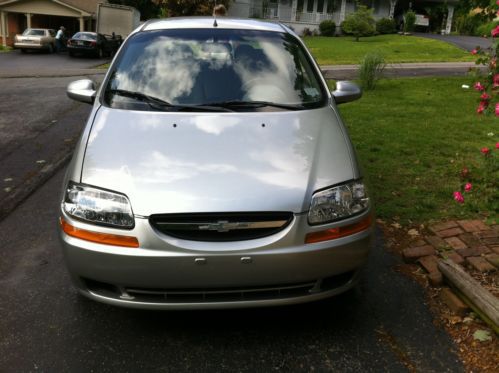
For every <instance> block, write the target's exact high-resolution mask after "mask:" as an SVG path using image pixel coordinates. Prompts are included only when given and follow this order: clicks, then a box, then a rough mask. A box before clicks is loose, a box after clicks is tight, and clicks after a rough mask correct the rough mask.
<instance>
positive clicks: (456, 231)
mask: <svg viewBox="0 0 499 373" xmlns="http://www.w3.org/2000/svg"><path fill="white" fill-rule="evenodd" d="M436 233H437V236H439V237H442V238H446V237H452V236H457V235H459V234H461V233H463V230H462V229H461V228H450V229H446V230H443V231H438V232H436Z"/></svg>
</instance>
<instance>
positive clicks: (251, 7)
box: [228, 0, 390, 34]
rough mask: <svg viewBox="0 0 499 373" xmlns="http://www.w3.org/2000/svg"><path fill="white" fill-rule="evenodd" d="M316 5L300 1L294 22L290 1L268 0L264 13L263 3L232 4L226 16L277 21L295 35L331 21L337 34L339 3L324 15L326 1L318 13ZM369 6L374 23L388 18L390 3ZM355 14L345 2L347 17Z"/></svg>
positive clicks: (382, 0) (237, 0) (350, 1)
mask: <svg viewBox="0 0 499 373" xmlns="http://www.w3.org/2000/svg"><path fill="white" fill-rule="evenodd" d="M295 1H297V0H295ZM316 2H317V4H318V3H319V0H303V9H302V11H301V12H299V11H297V12H296V18H295V19H293V10H292V6H293V0H268V1H267V6H266V9H264V8H263V6H262V3H263V2H262V0H234V2H233V3H232V4H231V6H230V8H229V11H228V15H229V16H231V17H241V18H246V17H250V18H265V19H273V20H278V21H280V22H282V23H285V24H287V25H289V26H291V27H292V28H293V29H294V30H295V31H296V32H297V33H298V34H300V33H302V32H303V30H304V29H305V28H308V29H309V30H316V29H318V28H319V23H320V22H322V21H323V20H326V19H331V20H333V21H334V22H335V23H336V26H337V28H338V30H339V26H340V6H341V0H337V1H336V9H335V10H334V12H333V13H327V9H326V8H327V0H324V1H323V2H322V3H323V8H322V10H321V9H317V8H318V6H317V4H316ZM369 5H370V7H371V8H372V9H373V10H374V11H373V15H374V17H375V18H376V19H379V18H383V17H388V16H389V13H390V0H371V4H369ZM355 10H356V3H355V1H354V0H346V14H347V15H348V14H350V13H353V12H354V11H355Z"/></svg>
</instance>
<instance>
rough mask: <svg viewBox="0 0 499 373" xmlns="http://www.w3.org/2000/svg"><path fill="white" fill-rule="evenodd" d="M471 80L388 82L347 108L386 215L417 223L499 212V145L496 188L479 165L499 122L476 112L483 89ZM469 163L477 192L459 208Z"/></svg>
mask: <svg viewBox="0 0 499 373" xmlns="http://www.w3.org/2000/svg"><path fill="white" fill-rule="evenodd" d="M463 83H464V84H470V81H469V78H465V77H463V78H405V79H393V80H382V81H380V82H379V86H378V87H377V88H376V90H374V91H371V92H366V93H365V94H364V97H362V98H361V99H360V100H358V101H355V102H352V103H349V104H344V105H341V106H340V111H341V113H342V116H343V118H344V119H345V121H346V123H347V125H348V127H349V130H350V134H351V137H352V140H353V142H354V144H355V147H356V149H357V152H358V155H359V158H360V161H361V164H362V166H363V168H364V170H365V173H366V175H367V177H368V180H369V182H370V187H371V192H372V195H373V197H374V201H375V204H376V209H377V213H378V216H379V217H380V218H382V219H398V218H400V221H401V222H402V223H405V224H411V223H422V222H428V221H431V220H438V219H442V218H451V217H452V218H454V217H471V216H476V215H477V214H485V215H486V214H487V213H490V214H492V215H494V211H495V217H497V213H498V212H499V205H498V198H499V193H498V192H497V190H498V189H497V188H499V185H498V181H499V171H498V167H497V166H498V163H497V160H498V159H499V150H493V151H492V153H493V157H490V158H489V159H495V160H496V163H495V170H494V171H493V172H492V171H490V170H489V172H487V173H485V177H488V178H489V182H488V185H489V188H488V189H485V188H484V186H485V185H486V184H485V182H484V181H483V180H481V178H482V176H483V175H482V171H483V168H482V167H479V166H480V165H482V162H483V160H484V156H483V155H482V154H481V153H480V149H481V148H482V147H484V146H488V147H489V148H492V149H493V148H494V146H495V143H496V142H498V141H499V126H498V125H499V121H498V119H496V118H494V117H492V116H488V117H480V116H478V115H476V114H475V107H476V105H477V95H476V92H475V91H473V90H472V89H468V90H465V89H462V88H461V85H462V84H463ZM490 133H494V136H490ZM464 166H466V167H468V168H469V169H470V171H471V175H472V177H473V180H471V181H472V183H473V187H474V190H473V192H472V193H471V194H466V193H465V199H466V203H465V204H463V205H459V204H457V203H456V202H454V200H453V196H452V194H453V192H454V191H457V190H460V187H462V185H463V183H462V182H461V181H460V178H459V174H460V171H461V169H462V168H463V167H464ZM493 183H495V188H496V189H495V190H494V189H492V188H493V187H494V186H493ZM484 194H486V195H487V196H488V198H489V201H488V202H484V201H485V198H484ZM494 196H495V197H494ZM494 198H495V201H492V199H494Z"/></svg>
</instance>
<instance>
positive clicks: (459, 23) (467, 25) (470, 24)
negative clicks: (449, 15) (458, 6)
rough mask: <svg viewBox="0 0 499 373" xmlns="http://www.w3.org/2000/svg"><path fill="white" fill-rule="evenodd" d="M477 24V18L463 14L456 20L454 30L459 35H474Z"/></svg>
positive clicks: (478, 21)
mask: <svg viewBox="0 0 499 373" xmlns="http://www.w3.org/2000/svg"><path fill="white" fill-rule="evenodd" d="M479 24H480V19H479V18H478V17H477V16H475V15H471V14H463V15H461V16H459V17H458V18H457V19H456V30H457V32H458V33H459V34H460V35H475V34H476V31H477V28H478V26H479ZM489 35H490V33H489Z"/></svg>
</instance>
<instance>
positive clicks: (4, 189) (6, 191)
mask: <svg viewBox="0 0 499 373" xmlns="http://www.w3.org/2000/svg"><path fill="white" fill-rule="evenodd" d="M11 190H12V188H3V191H4V192H5V193H9V192H10V191H11Z"/></svg>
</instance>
